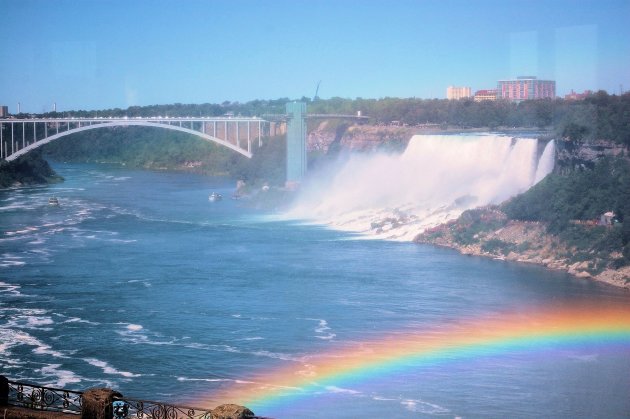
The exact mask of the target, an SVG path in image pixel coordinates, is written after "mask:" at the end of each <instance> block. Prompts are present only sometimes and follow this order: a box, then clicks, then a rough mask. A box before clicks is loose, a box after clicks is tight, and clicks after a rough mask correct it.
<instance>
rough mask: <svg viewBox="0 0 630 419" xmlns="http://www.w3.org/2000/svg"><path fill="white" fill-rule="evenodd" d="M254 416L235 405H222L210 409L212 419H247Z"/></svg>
mask: <svg viewBox="0 0 630 419" xmlns="http://www.w3.org/2000/svg"><path fill="white" fill-rule="evenodd" d="M254 416H255V415H254V412H252V411H251V410H249V409H248V408H246V407H244V406H239V405H237V404H222V405H220V406H217V407H216V408H214V409H212V419H247V418H253V417H254Z"/></svg>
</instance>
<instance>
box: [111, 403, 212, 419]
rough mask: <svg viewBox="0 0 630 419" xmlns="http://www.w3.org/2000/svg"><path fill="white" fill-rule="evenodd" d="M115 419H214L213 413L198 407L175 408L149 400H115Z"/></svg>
mask: <svg viewBox="0 0 630 419" xmlns="http://www.w3.org/2000/svg"><path fill="white" fill-rule="evenodd" d="M113 405H114V406H113V412H114V418H117V419H120V418H143V419H180V418H182V419H183V418H187V419H212V418H213V416H212V411H211V410H206V409H199V408H196V407H184V406H174V405H170V404H166V403H160V402H154V401H149V400H134V399H128V398H114V403H113Z"/></svg>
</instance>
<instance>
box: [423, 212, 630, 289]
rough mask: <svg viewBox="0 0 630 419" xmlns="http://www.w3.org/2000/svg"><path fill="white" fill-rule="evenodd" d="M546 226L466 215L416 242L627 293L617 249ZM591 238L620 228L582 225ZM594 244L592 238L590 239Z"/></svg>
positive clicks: (628, 274) (627, 276) (628, 281)
mask: <svg viewBox="0 0 630 419" xmlns="http://www.w3.org/2000/svg"><path fill="white" fill-rule="evenodd" d="M547 227H548V226H547V223H543V222H531V221H516V220H509V219H508V217H507V216H506V214H505V213H503V212H502V211H501V210H500V209H499V208H498V207H486V208H479V209H475V210H470V211H466V212H464V213H463V214H462V216H461V217H459V218H458V219H457V220H454V221H451V222H448V223H446V224H442V225H440V226H438V227H434V228H432V229H428V230H426V231H425V232H423V233H421V234H419V235H418V236H416V238H415V239H414V242H416V243H426V244H431V245H437V246H441V247H448V248H452V249H455V250H457V251H459V252H460V253H462V254H464V255H472V256H482V257H490V258H493V259H498V260H506V261H511V262H521V263H531V264H536V265H541V266H545V267H547V268H549V269H554V270H561V271H565V272H567V273H569V274H571V275H574V276H575V277H577V278H588V279H592V280H595V281H599V282H603V283H606V284H609V285H613V286H616V287H620V288H624V289H627V290H630V266H627V265H626V266H621V267H617V265H618V264H619V262H620V261H621V260H622V258H623V256H622V254H621V253H620V252H618V251H615V250H613V251H609V252H595V251H594V250H593V249H592V248H590V247H589V246H586V247H580V246H576V245H575V244H572V243H570V242H568V241H566V240H563V239H562V238H561V237H559V236H557V235H552V234H549V233H548V232H547ZM580 228H582V229H583V231H584V233H585V234H589V233H590V237H596V236H597V237H599V236H605V235H606V234H608V233H611V232H612V229H615V228H619V227H618V226H597V225H582V226H580ZM594 240H595V239H594Z"/></svg>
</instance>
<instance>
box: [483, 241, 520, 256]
mask: <svg viewBox="0 0 630 419" xmlns="http://www.w3.org/2000/svg"><path fill="white" fill-rule="evenodd" d="M514 249H515V246H514V244H512V243H508V242H505V241H503V240H501V239H490V240H487V241H485V242H484V243H482V245H481V250H483V251H484V252H488V253H492V254H498V253H501V254H502V255H504V256H505V255H507V254H508V253H510V252H511V251H512V250H514Z"/></svg>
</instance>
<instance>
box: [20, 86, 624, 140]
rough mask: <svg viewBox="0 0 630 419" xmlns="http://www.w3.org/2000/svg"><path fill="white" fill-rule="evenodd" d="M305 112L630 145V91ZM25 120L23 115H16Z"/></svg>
mask: <svg viewBox="0 0 630 419" xmlns="http://www.w3.org/2000/svg"><path fill="white" fill-rule="evenodd" d="M299 100H301V101H305V102H307V105H308V112H309V113H318V114H326V113H330V114H352V115H355V114H356V113H357V112H359V111H360V112H361V113H362V115H367V116H369V117H370V120H369V122H368V123H370V124H386V125H387V124H392V123H399V124H404V125H411V126H414V125H422V124H434V125H439V126H441V127H443V128H447V127H448V128H462V129H465V128H488V129H490V130H492V129H498V128H506V127H509V128H514V127H516V128H540V129H551V130H553V133H554V134H555V136H556V137H561V138H565V139H568V140H572V141H593V140H598V139H606V140H612V141H615V142H617V143H620V144H624V145H625V146H626V147H630V93H625V94H623V95H610V94H608V93H606V92H605V91H599V92H596V93H593V94H591V95H589V96H587V97H586V98H585V99H583V100H564V99H543V100H527V101H522V102H518V103H517V102H509V101H505V100H497V101H483V102H475V101H473V100H471V99H465V100H446V99H418V98H390V97H386V98H380V99H363V98H356V99H347V98H340V97H333V98H330V99H317V100H311V99H309V98H306V97H302V98H300V99H299ZM290 101H291V100H290V99H289V98H279V99H275V100H253V101H249V102H245V103H240V102H229V101H225V102H222V103H220V104H219V103H216V104H212V103H204V104H181V103H175V104H170V105H151V106H131V107H129V108H127V109H120V108H114V109H105V110H98V111H85V110H78V111H68V112H55V113H47V114H42V115H38V116H48V117H61V116H74V117H85V118H87V117H105V118H106V117H124V116H128V117H136V116H140V117H150V116H170V117H186V116H190V117H196V116H222V115H235V116H238V115H242V116H261V117H262V116H265V115H282V114H284V113H285V105H286V104H287V103H288V102H290ZM20 116H25V115H20Z"/></svg>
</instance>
